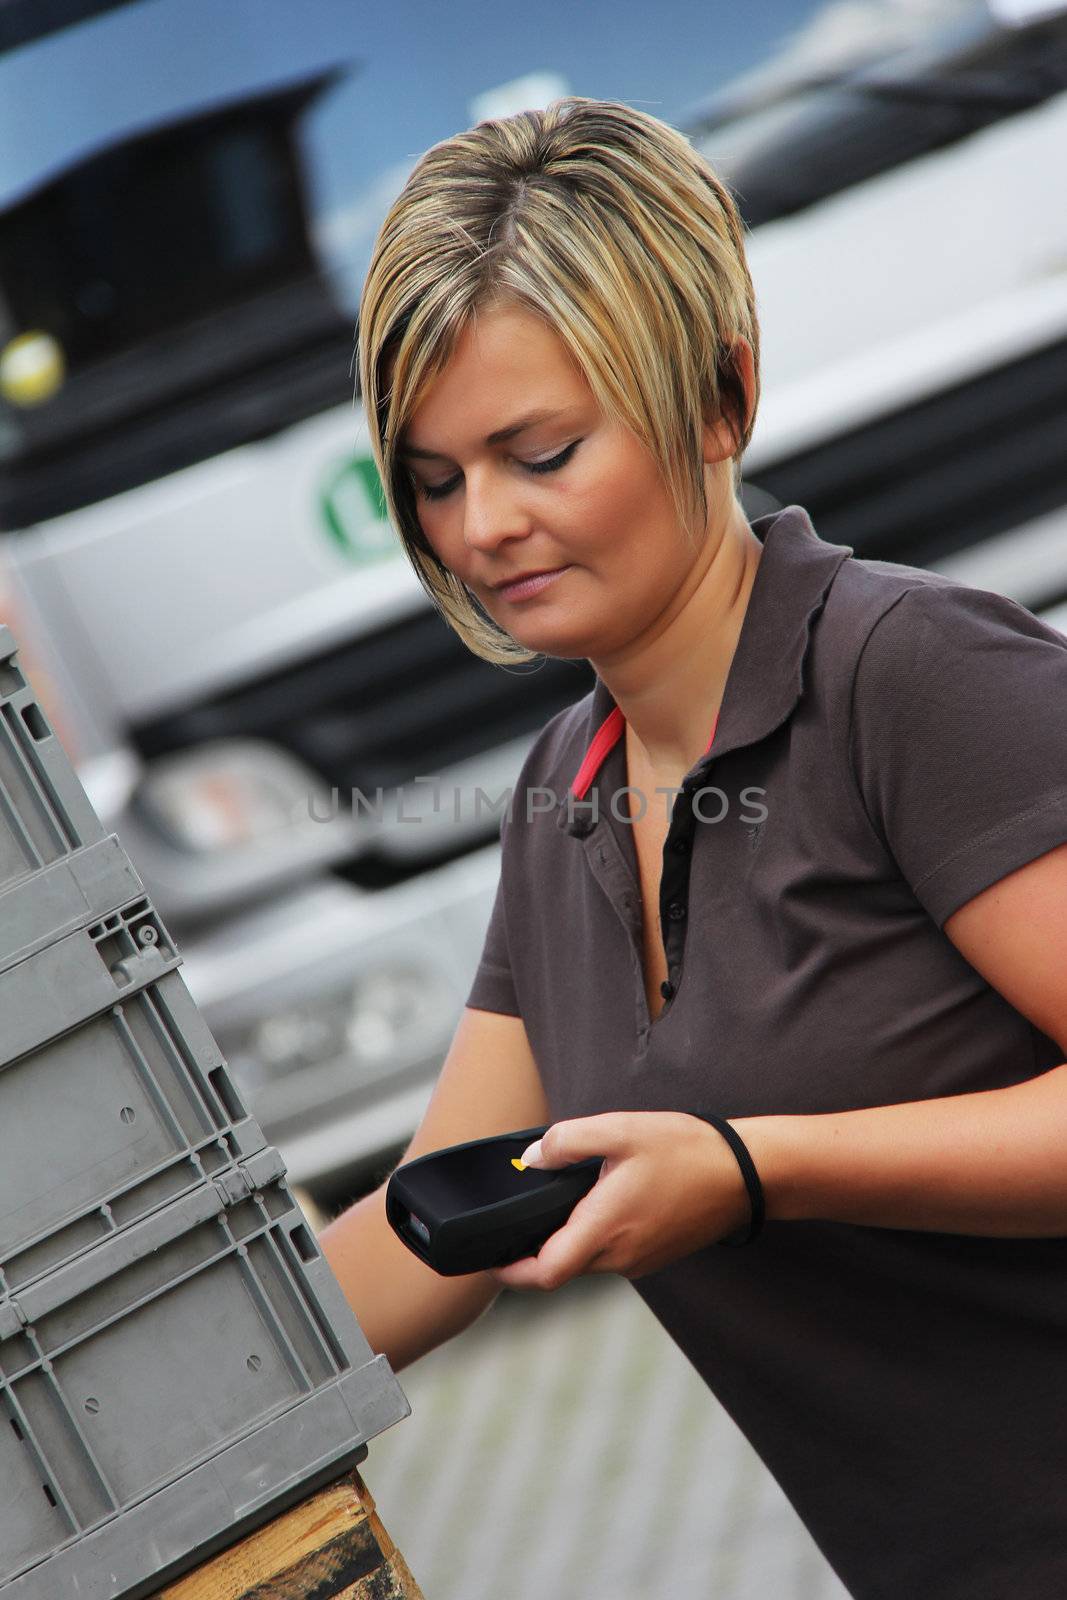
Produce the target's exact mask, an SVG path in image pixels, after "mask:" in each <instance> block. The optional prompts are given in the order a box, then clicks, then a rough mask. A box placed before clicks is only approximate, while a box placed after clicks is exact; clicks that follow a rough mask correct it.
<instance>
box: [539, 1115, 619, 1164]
mask: <svg viewBox="0 0 1067 1600" xmlns="http://www.w3.org/2000/svg"><path fill="white" fill-rule="evenodd" d="M625 1117H626V1113H621V1114H620V1113H619V1112H617V1111H609V1112H601V1113H600V1114H599V1115H597V1116H592V1117H571V1118H568V1119H567V1120H566V1121H564V1122H554V1123H553V1124H552V1125H551V1126H550V1127H548V1128H546V1129H545V1131H544V1133H543V1134H542V1135H541V1137H540V1138H539V1139H535V1140H534V1141H533V1143H532V1144H528V1145H527V1146H526V1149H525V1150H524V1151H523V1152H522V1155H521V1156H520V1157H519V1160H520V1161H521V1162H522V1164H523V1166H526V1167H542V1168H545V1167H547V1168H552V1167H567V1166H570V1165H571V1164H572V1163H573V1162H576V1161H584V1160H585V1159H586V1158H587V1157H588V1156H606V1155H609V1154H614V1153H615V1151H616V1148H617V1147H619V1146H621V1145H622V1143H623V1142H624V1138H625V1134H626V1128H625ZM546 1144H547V1145H548V1147H549V1148H548V1149H547V1150H546V1149H545V1148H544V1146H545V1145H546Z"/></svg>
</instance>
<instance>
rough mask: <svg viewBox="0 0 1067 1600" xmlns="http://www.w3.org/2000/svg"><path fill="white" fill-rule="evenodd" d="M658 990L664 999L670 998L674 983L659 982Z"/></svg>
mask: <svg viewBox="0 0 1067 1600" xmlns="http://www.w3.org/2000/svg"><path fill="white" fill-rule="evenodd" d="M659 992H660V994H661V995H662V996H663V998H664V1000H670V999H671V998H672V996H673V994H674V984H673V983H669V982H667V983H661V984H660V986H659Z"/></svg>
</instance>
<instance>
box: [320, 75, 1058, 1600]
mask: <svg viewBox="0 0 1067 1600" xmlns="http://www.w3.org/2000/svg"><path fill="white" fill-rule="evenodd" d="M359 331H360V376H361V383H362V389H363V397H364V402H365V405H366V408H367V414H368V419H369V425H370V429H371V440H372V446H373V449H374V451H375V455H376V459H377V461H378V464H379V469H380V471H381V475H382V481H383V484H384V485H385V491H386V496H387V499H388V503H389V510H390V513H391V515H392V517H393V520H394V523H395V526H396V527H397V529H398V531H399V533H400V536H401V538H402V540H403V542H404V545H405V548H406V550H407V553H408V555H409V557H410V559H411V561H412V564H413V566H414V568H415V570H416V572H417V573H418V574H419V576H420V578H421V580H422V582H423V583H424V585H425V586H426V588H427V590H428V592H429V593H430V595H431V596H432V598H433V600H434V602H435V604H436V605H437V606H438V607H439V609H440V610H441V612H442V613H443V615H444V616H445V617H446V618H447V619H448V620H449V622H450V623H451V625H452V626H453V627H454V628H455V629H456V631H457V632H458V633H459V634H460V635H461V637H462V638H463V639H464V640H465V641H466V642H467V644H468V645H469V647H470V648H471V649H472V650H473V651H474V652H475V653H476V654H478V655H480V656H482V657H484V658H485V659H487V660H491V661H495V662H499V663H500V664H501V665H507V664H508V663H510V662H517V661H526V660H530V659H533V658H535V657H536V656H538V655H541V654H545V655H551V656H559V657H564V658H572V659H574V658H581V657H584V658H585V659H587V660H588V661H589V662H590V663H591V664H592V666H593V668H594V669H595V673H596V684H595V688H594V690H593V691H592V693H591V694H590V695H588V696H586V698H585V699H584V700H581V701H580V702H579V703H578V704H576V705H574V706H572V707H570V708H569V709H567V710H566V711H564V712H562V713H561V714H560V715H559V716H557V717H555V718H553V719H552V721H551V722H550V723H549V724H548V725H547V726H546V727H545V728H544V729H543V730H542V732H541V733H540V735H539V736H538V737H537V739H536V740H535V741H534V744H533V746H532V748H531V750H530V752H529V754H528V756H527V759H526V761H525V763H524V766H523V770H522V773H521V775H520V779H519V782H518V785H517V788H516V792H515V796H514V798H513V801H512V804H511V807H510V809H509V813H508V815H507V817H506V818H505V821H504V825H503V828H502V835H501V836H502V841H503V857H502V869H501V880H500V888H499V891H498V894H497V899H496V904H495V907H494V910H493V915H492V919H491V922H490V926H489V930H488V934H487V937H486V943H485V950H484V953H483V957H482V961H481V963H480V965H479V968H478V972H477V974H476V976H475V980H474V984H473V987H472V989H471V991H470V995H469V997H468V1004H467V1008H466V1010H465V1012H464V1016H463V1020H462V1022H461V1024H460V1026H459V1028H458V1029H457V1033H456V1038H455V1040H454V1042H453V1046H452V1049H451V1051H450V1053H449V1057H448V1060H447V1061H446V1063H445V1066H444V1069H443V1071H442V1074H441V1078H440V1080H439V1082H438V1085H437V1088H436V1089H435V1093H434V1097H433V1099H432V1101H431V1104H430V1107H429V1108H428V1110H427V1113H426V1116H425V1118H424V1120H423V1123H422V1125H421V1126H420V1129H419V1131H418V1133H417V1134H416V1137H415V1139H414V1140H413V1142H412V1145H411V1146H410V1147H409V1150H408V1152H407V1158H408V1159H411V1158H413V1157H414V1156H415V1155H418V1154H421V1153H423V1151H424V1150H426V1149H432V1148H435V1147H440V1146H442V1145H445V1144H448V1143H454V1142H457V1141H459V1140H462V1139H469V1138H475V1137H480V1136H482V1135H485V1134H489V1133H493V1132H498V1131H504V1130H507V1129H514V1128H516V1127H526V1126H534V1125H540V1124H542V1123H549V1124H550V1126H549V1127H548V1131H547V1132H546V1134H545V1136H544V1138H543V1139H542V1140H540V1141H539V1144H538V1145H535V1146H534V1147H533V1148H532V1149H531V1151H530V1152H529V1157H528V1158H529V1159H530V1160H532V1161H533V1162H535V1163H536V1164H538V1165H542V1166H545V1167H556V1166H562V1165H565V1164H567V1163H569V1162H573V1161H578V1160H582V1159H584V1158H586V1157H588V1156H593V1155H600V1156H603V1157H604V1163H603V1167H602V1169H601V1173H600V1177H599V1179H598V1181H597V1183H596V1185H595V1186H594V1187H593V1189H592V1190H591V1191H590V1193H589V1194H588V1195H587V1197H586V1198H585V1199H584V1200H583V1201H582V1202H581V1203H580V1204H579V1205H578V1206H577V1207H576V1208H575V1210H574V1212H573V1213H572V1216H571V1218H570V1220H569V1221H568V1223H567V1224H566V1226H565V1227H563V1228H561V1229H559V1230H558V1231H557V1232H556V1233H555V1234H554V1235H553V1236H552V1237H551V1238H550V1239H549V1240H548V1241H547V1242H546V1243H545V1245H544V1246H543V1248H542V1249H541V1251H540V1253H539V1254H538V1256H537V1257H536V1258H533V1257H531V1258H528V1259H526V1260H524V1261H520V1262H516V1263H514V1264H512V1265H511V1266H508V1267H506V1268H503V1269H500V1270H497V1271H495V1272H491V1273H483V1274H475V1275H472V1278H471V1279H470V1280H469V1281H468V1280H458V1281H456V1282H454V1283H451V1284H443V1283H442V1282H441V1281H440V1280H438V1281H437V1282H436V1283H434V1284H433V1285H432V1286H431V1284H430V1283H429V1281H428V1280H430V1279H432V1278H433V1274H430V1273H429V1272H428V1269H426V1268H424V1267H422V1265H421V1263H418V1262H413V1263H412V1262H409V1261H404V1260H402V1258H403V1257H405V1256H406V1255H407V1252H405V1251H404V1250H403V1247H402V1246H400V1245H399V1244H396V1243H395V1242H394V1243H393V1244H390V1243H388V1242H387V1238H386V1235H387V1232H388V1230H387V1227H386V1225H385V1223H384V1221H383V1220H382V1215H381V1193H382V1191H378V1192H377V1194H376V1195H375V1196H373V1197H368V1199H367V1200H365V1201H362V1202H360V1204H359V1206H357V1207H354V1208H353V1209H352V1211H350V1212H349V1213H347V1214H346V1215H345V1216H344V1217H342V1218H339V1219H338V1221H337V1222H335V1223H333V1224H332V1225H331V1228H330V1229H328V1230H327V1231H326V1233H325V1234H324V1236H323V1239H324V1244H325V1246H326V1249H327V1253H328V1255H329V1256H330V1259H331V1262H332V1264H333V1265H334V1268H335V1270H336V1271H337V1272H338V1275H339V1277H340V1278H341V1280H342V1283H344V1284H345V1286H346V1291H347V1292H348V1293H349V1295H350V1298H352V1300H353V1303H354V1304H355V1305H356V1309H357V1314H358V1315H359V1317H360V1321H361V1322H362V1324H363V1326H364V1331H365V1332H367V1335H368V1338H369V1339H370V1340H371V1343H372V1345H373V1346H374V1347H375V1348H376V1349H384V1350H386V1351H387V1353H388V1354H389V1355H390V1359H391V1360H392V1361H393V1364H394V1366H402V1365H403V1364H405V1363H406V1361H408V1360H411V1359H414V1357H415V1356H416V1355H417V1354H420V1353H422V1351H423V1350H425V1349H427V1348H430V1347H432V1345H433V1344H435V1343H439V1342H440V1341H441V1340H442V1339H444V1338H446V1337H449V1336H450V1335H451V1334H452V1333H454V1332H456V1331H458V1330H459V1328H461V1327H464V1326H467V1325H468V1324H469V1323H470V1322H471V1321H472V1320H473V1319H474V1317H475V1316H477V1315H478V1314H479V1313H480V1311H481V1310H482V1309H484V1307H485V1306H486V1305H487V1304H488V1303H489V1302H490V1301H491V1299H492V1297H493V1296H494V1295H495V1293H496V1292H497V1291H498V1289H499V1286H500V1285H501V1284H506V1285H510V1286H513V1287H516V1288H528V1289H541V1290H551V1289H555V1288H558V1287H559V1286H560V1285H561V1284H563V1283H565V1282H567V1281H569V1280H570V1279H571V1278H573V1277H575V1276H576V1275H578V1274H580V1273H585V1272H615V1273H620V1274H622V1275H623V1276H625V1277H628V1278H630V1279H632V1280H634V1282H635V1285H636V1288H637V1291H638V1293H639V1294H641V1296H642V1298H643V1299H644V1300H645V1301H646V1302H647V1304H648V1305H649V1306H650V1307H651V1309H652V1310H653V1312H654V1313H655V1315H656V1316H657V1317H658V1318H659V1319H660V1321H661V1322H662V1324H663V1326H664V1327H665V1328H666V1329H667V1330H668V1332H669V1333H670V1334H671V1335H672V1337H673V1338H674V1339H675V1340H676V1341H677V1343H678V1344H679V1345H680V1347H681V1348H682V1349H683V1350H684V1351H685V1353H686V1354H687V1356H688V1357H689V1359H690V1360H691V1361H692V1362H693V1364H694V1365H695V1366H696V1368H697V1370H698V1371H700V1373H701V1374H702V1375H703V1377H704V1378H705V1379H706V1381H707V1383H708V1384H709V1386H710V1387H711V1388H712V1389H713V1390H714V1391H715V1393H716V1394H717V1395H718V1396H719V1398H720V1399H721V1401H722V1402H723V1404H724V1405H725V1406H726V1407H727V1409H728V1410H729V1411H730V1412H731V1414H732V1415H733V1416H734V1418H735V1420H736V1421H737V1422H738V1424H739V1425H740V1426H741V1428H742V1429H743V1430H744V1431H745V1433H746V1434H747V1435H748V1437H749V1438H750V1440H751V1441H752V1442H753V1444H754V1445H755V1447H756V1448H757V1450H758V1451H759V1452H760V1454H761V1455H762V1457H763V1459H764V1460H765V1461H766V1462H767V1464H768V1466H769V1467H770V1469H771V1470H772V1471H773V1472H774V1474H775V1476H776V1477H777V1479H778V1481H779V1482H780V1483H781V1485H782V1487H783V1488H784V1490H785V1492H786V1493H787V1494H788V1495H789V1497H790V1498H791V1499H792V1501H793V1503H794V1505H795V1506H796V1508H797V1510H798V1511H799V1513H800V1515H801V1516H802V1517H803V1518H804V1520H805V1522H806V1524H807V1526H808V1527H809V1529H810V1530H811V1533H812V1535H813V1536H814V1538H815V1539H816V1541H817V1542H818V1543H819V1545H820V1547H821V1548H822V1550H823V1551H824V1553H825V1555H826V1557H827V1558H828V1560H829V1561H830V1563H831V1565H832V1566H833V1567H834V1568H835V1570H836V1571H837V1573H838V1574H839V1575H840V1577H841V1579H842V1581H843V1582H844V1583H845V1585H846V1587H848V1588H849V1590H850V1592H851V1593H853V1594H854V1595H856V1596H857V1597H859V1600H882V1597H886V1600H889V1597H892V1600H901V1597H907V1600H911V1597H916V1600H963V1597H965V1596H966V1597H967V1600H982V1597H988V1600H1003V1597H1004V1596H1006V1595H1008V1594H1019V1595H1026V1596H1028V1597H1030V1600H1037V1597H1038V1596H1052V1595H1053V1594H1055V1595H1061V1594H1067V1474H1065V1472H1064V1465H1065V1456H1067V1450H1065V1446H1064V1442H1063V1441H1064V1438H1065V1437H1067V1386H1065V1381H1064V1378H1063V1376H1062V1371H1063V1365H1064V1363H1063V1350H1064V1348H1065V1345H1064V1337H1065V1335H1067V1237H1065V1236H1067V1161H1065V1160H1064V1149H1065V1146H1067V1064H1065V1063H1064V1057H1065V1054H1067V843H1065V841H1067V644H1065V642H1064V641H1063V639H1062V638H1061V637H1060V636H1059V635H1058V634H1056V633H1055V632H1053V630H1052V629H1050V628H1048V627H1045V626H1044V625H1043V624H1042V623H1040V622H1038V621H1037V620H1036V619H1035V618H1033V617H1032V616H1031V615H1030V614H1029V613H1028V612H1026V611H1024V610H1023V609H1022V608H1021V607H1019V606H1017V605H1015V604H1013V603H1012V602H1010V601H1007V600H1004V599H1001V598H999V597H997V596H994V595H991V594H986V593H984V592H982V591H977V590H972V589H968V588H966V587H963V586H961V585H958V584H955V583H952V582H950V581H949V580H947V579H944V578H942V577H939V576H936V575H934V574H931V573H927V572H924V571H921V570H919V569H915V568H910V567H904V566H897V565H894V564H891V563H883V562H876V561H863V560H857V559H856V558H855V557H854V556H853V554H852V552H851V550H850V549H849V548H847V547H845V546H838V545H830V544H825V543H823V541H821V540H820V539H819V538H818V536H817V533H816V531H815V530H814V529H813V527H812V525H811V523H810V521H809V519H808V517H807V515H806V513H805V512H804V511H803V510H802V508H800V507H796V506H793V507H788V508H786V509H785V510H784V511H782V512H780V513H778V514H775V515H772V516H769V517H764V518H761V519H759V520H758V521H757V522H755V523H753V524H751V525H750V524H749V523H748V522H747V520H746V518H745V516H744V513H743V511H742V509H741V507H740V504H739V502H738V500H737V496H736V488H737V476H738V467H739V462H740V459H741V456H742V454H743V451H744V448H745V446H746V444H747V443H748V439H749V437H750V434H751V431H752V426H753V420H754V417H755V413H756V408H757V404H758V397H759V336H758V328H757V322H756V314H755V306H754V296H753V290H752V284H751V281H750V278H749V274H748V270H747V266H746V262H745V254H744V242H743V236H742V229H741V225H740V223H739V220H738V216H737V212H736V210H735V208H734V205H733V203H732V201H731V199H730V197H729V195H728V193H727V192H726V191H725V189H724V188H723V186H722V185H721V184H720V183H719V182H718V181H717V179H716V178H715V176H714V174H713V173H712V172H711V171H710V170H709V169H708V167H707V166H706V164H705V163H704V162H703V161H702V160H701V159H699V158H698V157H697V156H696V155H695V153H694V152H693V151H692V149H691V148H690V146H689V145H688V144H687V142H686V141H685V140H684V139H683V138H682V137H681V136H680V135H679V134H677V133H676V132H674V131H673V130H671V129H670V128H669V127H667V126H666V125H664V124H663V123H661V122H659V121H658V120H657V119H656V118H654V117H651V116H648V115H646V114H643V113H641V112H638V111H634V110H631V109H629V108H627V107H625V106H623V105H621V104H617V103H614V102H597V101H591V100H583V99H579V98H569V99H565V100H560V101H557V102H555V103H554V104H553V105H552V106H550V107H549V108H548V110H547V111H545V112H528V113H524V114H522V115H520V116H516V117H512V118H509V119H506V120H501V121H496V122H486V123H482V124H479V125H478V126H477V127H476V128H474V129H472V130H471V131H469V132H467V133H464V134H461V135H459V136H457V137H456V138H453V139H449V140H446V141H445V142H443V143H442V144H439V145H437V146H435V147H434V148H433V149H432V150H430V151H429V152H428V153H427V155H426V156H425V157H424V158H423V159H422V161H421V162H420V163H419V164H418V166H417V167H416V169H415V171H414V172H413V174H412V176H411V178H410V179H409V181H408V184H407V185H406V187H405V189H404V191H403V193H402V194H401V195H400V197H399V198H398V200H397V201H396V203H395V204H394V206H393V208H392V210H391V212H390V214H389V216H388V218H387V219H386V222H385V223H384V225H383V228H382V230H381V234H380V236H379V239H378V242H377V245H376V249H375V254H374V259H373V262H372V264H371V268H370V271H369V274H368V278H367V283H366V288H365V291H364V295H363V301H362V306H361V311H360V330H359ZM538 574H540V575H541V576H540V578H537V579H536V580H535V578H534V577H533V576H531V575H538ZM524 579H525V580H526V581H525V582H523V581H520V580H524ZM709 1118H710V1119H713V1120H709ZM724 1119H725V1120H724ZM753 1164H754V1167H753ZM763 1214H765V1218H766V1221H765V1223H764V1224H763V1225H762V1226H761V1222H762V1215H763ZM739 1242H741V1243H745V1245H746V1248H744V1249H735V1248H727V1249H722V1248H719V1245H720V1244H729V1245H734V1244H737V1243H739ZM364 1284H366V1285H367V1287H366V1288H364V1287H363V1285H364ZM416 1302H417V1303H418V1310H416V1309H415V1305H416Z"/></svg>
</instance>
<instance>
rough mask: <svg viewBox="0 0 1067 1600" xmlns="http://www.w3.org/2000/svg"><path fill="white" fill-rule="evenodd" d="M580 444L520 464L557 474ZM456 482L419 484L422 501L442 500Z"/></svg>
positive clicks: (578, 440) (453, 479)
mask: <svg viewBox="0 0 1067 1600" xmlns="http://www.w3.org/2000/svg"><path fill="white" fill-rule="evenodd" d="M581 442H582V441H581V440H580V439H575V441H574V443H573V444H569V445H568V446H567V447H566V449H565V450H561V451H560V452H559V454H558V455H554V456H549V458H548V460H547V461H523V462H521V463H520V464H521V465H522V466H523V467H525V468H526V471H527V472H537V473H540V472H558V471H559V469H560V467H562V466H565V465H566V464H567V462H568V461H569V460H570V458H571V456H572V455H573V454H574V452H575V451H576V450H577V448H578V446H579V445H580V444H581ZM458 482H459V479H458V478H449V479H448V481H447V482H446V483H420V484H419V486H418V489H419V493H420V494H421V495H422V497H423V499H424V500H443V499H444V498H445V496H446V495H449V494H451V493H452V490H453V489H454V488H455V487H456V484H457V483H458Z"/></svg>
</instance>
